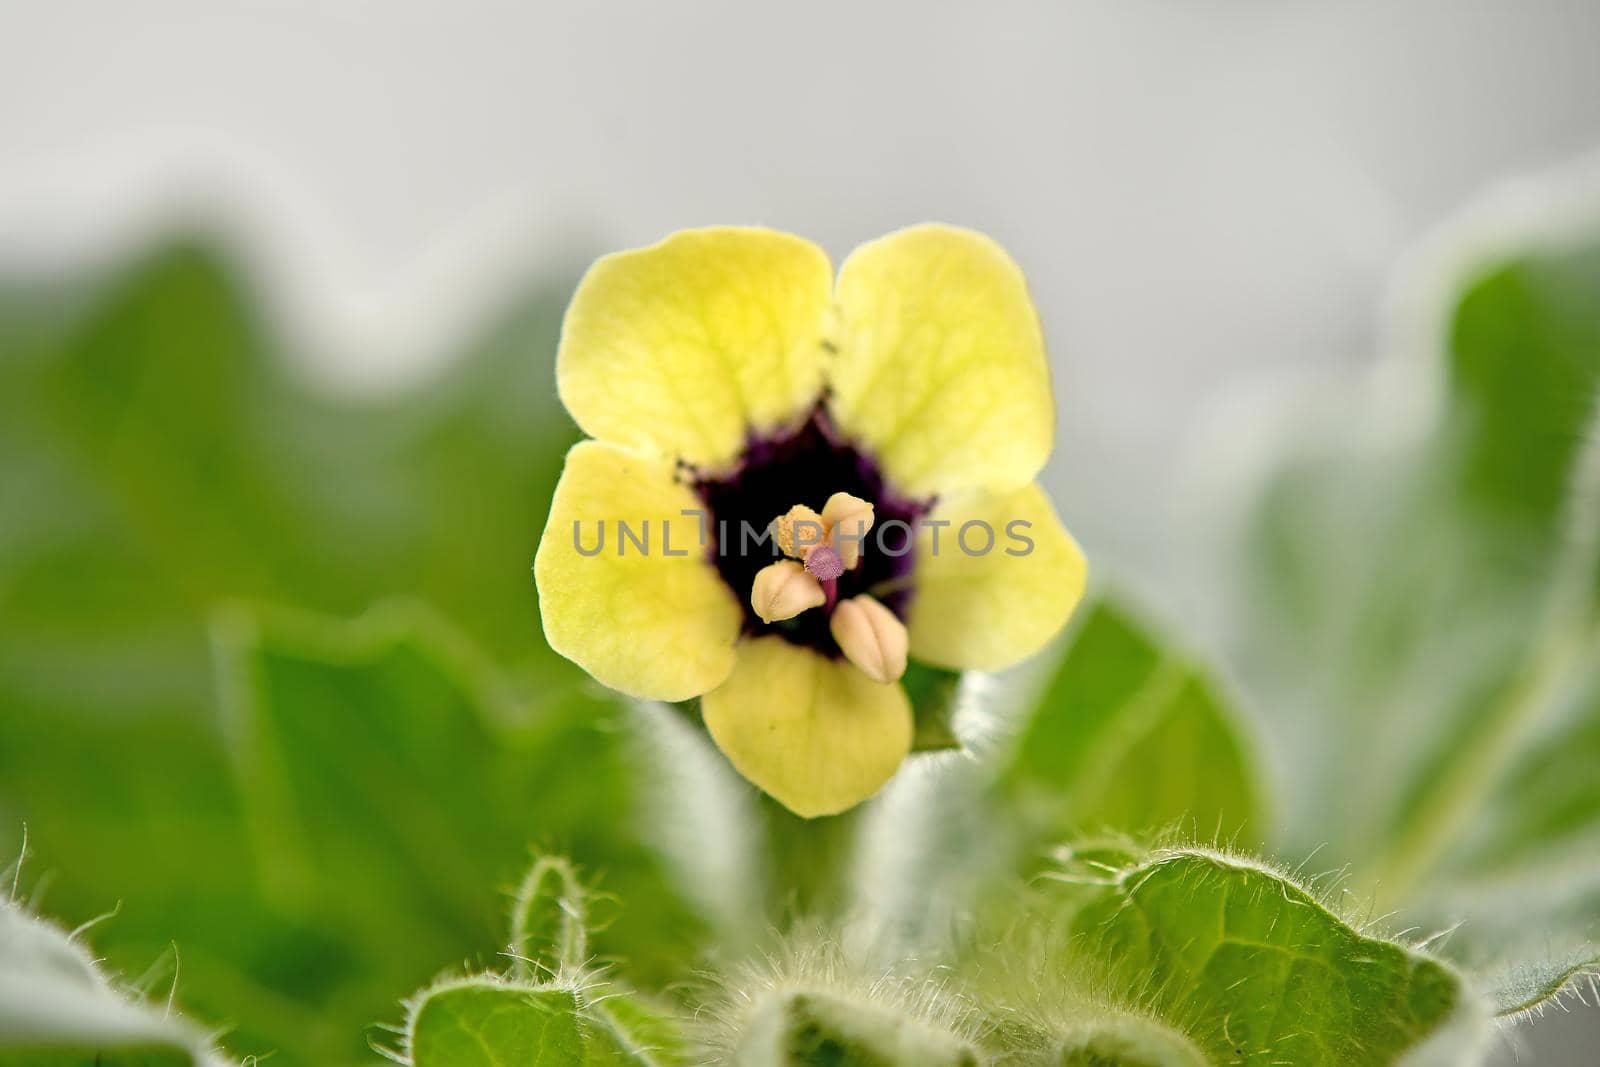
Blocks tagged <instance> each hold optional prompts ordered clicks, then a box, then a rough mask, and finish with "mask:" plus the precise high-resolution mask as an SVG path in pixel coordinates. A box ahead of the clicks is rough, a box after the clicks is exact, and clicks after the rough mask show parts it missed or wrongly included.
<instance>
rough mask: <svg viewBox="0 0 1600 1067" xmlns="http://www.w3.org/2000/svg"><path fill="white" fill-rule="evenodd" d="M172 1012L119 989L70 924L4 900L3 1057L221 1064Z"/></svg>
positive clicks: (164, 1066) (0, 937) (100, 1063)
mask: <svg viewBox="0 0 1600 1067" xmlns="http://www.w3.org/2000/svg"><path fill="white" fill-rule="evenodd" d="M222 1062H223V1061H222V1060H221V1058H220V1057H218V1056H216V1055H215V1054H214V1053H213V1052H212V1051H211V1050H210V1048H209V1043H208V1042H207V1041H206V1040H205V1039H204V1038H203V1037H202V1036H201V1035H200V1034H199V1033H197V1032H196V1031H195V1030H194V1029H193V1028H192V1027H191V1026H190V1025H188V1024H187V1023H185V1022H183V1021H181V1020H179V1019H175V1018H172V1017H171V1016H170V1012H163V1011H161V1010H160V1009H157V1008H155V1007H151V1006H148V1005H145V1004H141V1003H139V1002H137V1001H136V1000H134V999H131V998H130V997H128V996H125V995H123V994H122V993H120V992H118V991H117V990H116V989H115V988H113V986H112V985H111V983H110V982H109V981H108V980H107V979H106V978H105V977H104V976H103V975H101V973H100V971H99V969H98V968H97V966H96V965H95V962H94V960H93V958H92V957H91V956H90V954H89V952H88V951H87V950H86V949H85V948H84V947H83V946H82V945H81V944H79V943H78V942H77V941H76V940H74V939H72V938H70V937H69V936H68V935H67V934H65V933H64V932H62V931H60V930H58V929H56V928H55V927H54V926H52V925H50V924H49V923H46V922H44V921H43V920H41V919H38V918H36V917H34V916H32V915H29V914H27V913H25V912H23V911H22V909H21V908H19V907H18V906H17V905H15V904H13V903H11V902H10V901H9V900H0V1065H3V1067H221V1065H222Z"/></svg>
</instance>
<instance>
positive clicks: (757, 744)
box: [700, 637, 911, 818]
mask: <svg viewBox="0 0 1600 1067" xmlns="http://www.w3.org/2000/svg"><path fill="white" fill-rule="evenodd" d="M700 703H701V709H702V712H703V714H704V716H705V722H706V727H707V729H709V730H710V731H711V737H712V739H713V740H714V741H716V743H717V747H718V748H720V749H722V751H723V753H724V754H725V755H726V756H727V757H728V759H729V760H730V761H731V762H732V763H733V765H734V767H735V768H737V769H738V771H739V773H740V774H742V775H744V776H745V777H746V778H748V779H750V781H752V782H754V783H755V784H756V785H758V786H760V787H761V788H762V789H763V790H765V791H766V792H767V793H769V794H771V795H772V796H773V797H774V798H776V799H777V800H778V801H779V803H781V804H783V806H784V807H786V808H788V809H789V810H790V811H793V812H794V813H795V814H797V815H802V816H804V817H806V818H814V817H816V816H818V815H833V814H837V813H838V812H841V811H845V810H846V809H848V808H852V807H854V806H855V805H857V804H859V803H861V802H862V801H863V800H865V799H867V798H868V797H870V796H871V795H872V794H874V793H876V792H877V791H878V789H879V788H881V787H882V785H883V783H884V782H886V781H888V780H889V778H890V776H892V775H893V774H894V772H895V770H896V769H897V768H898V767H899V766H900V763H901V761H902V760H904V759H905V757H906V753H908V752H909V751H910V750H911V704H910V701H908V700H907V699H906V694H905V691H904V690H902V689H901V688H900V686H899V685H898V684H895V683H890V684H888V685H884V684H881V683H878V682H874V681H873V680H872V679H870V678H868V677H867V676H866V675H865V674H862V673H861V672H860V671H859V670H857V669H856V668H855V667H853V666H851V665H850V664H849V663H847V662H845V661H844V660H836V659H830V658H828V657H827V656H823V655H821V654H820V653H817V652H814V651H812V650H810V649H807V648H802V647H800V646H798V645H793V644H790V643H789V642H788V641H786V640H784V639H783V638H781V637H760V638H754V639H746V640H745V641H743V642H741V643H740V645H739V662H738V665H737V666H736V667H734V670H733V674H732V675H730V676H729V677H728V680H727V681H726V682H724V683H723V684H722V685H721V686H720V687H718V688H716V689H713V690H712V691H711V692H709V693H707V694H706V695H705V697H704V698H703V699H702V700H701V702H700Z"/></svg>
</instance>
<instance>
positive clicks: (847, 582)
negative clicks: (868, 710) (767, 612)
mask: <svg viewBox="0 0 1600 1067" xmlns="http://www.w3.org/2000/svg"><path fill="white" fill-rule="evenodd" d="M691 478H692V479H693V481H692V484H693V486H694V489H695V491H696V492H697V493H699V495H700V499H701V500H702V501H704V502H705V506H706V511H707V515H706V522H707V523H708V536H707V547H708V551H710V552H711V562H712V563H713V564H715V565H716V568H717V570H718V571H719V572H720V573H721V575H722V580H723V581H725V582H727V583H728V588H730V589H732V590H733V593H734V595H735V596H737V597H738V598H739V603H740V604H741V605H742V606H743V607H744V618H745V623H744V626H745V632H746V633H749V634H755V635H760V634H770V633H776V634H781V635H783V636H784V637H786V638H788V639H789V640H790V641H793V642H794V643H795V644H798V645H805V646H807V647H809V648H815V649H817V650H818V651H820V652H823V653H825V654H826V655H829V656H838V655H840V654H841V653H840V652H839V646H838V644H837V643H836V642H835V641H834V640H833V635H832V634H831V633H829V632H828V613H827V612H826V611H824V610H822V609H815V610H812V611H807V612H803V613H801V614H800V615H798V616H796V617H795V618H792V619H786V620H784V621H782V622H775V623H765V622H762V621H761V619H760V617H759V616H757V615H756V613H755V610H754V609H753V608H751V607H750V587H751V585H752V583H754V581H755V577H756V574H757V572H759V571H760V570H761V568H763V567H765V566H767V565H768V564H770V563H773V562H774V561H776V560H779V559H782V558H783V553H782V552H781V551H780V550H779V549H778V546H777V544H776V541H775V539H774V538H772V537H768V538H767V540H766V542H765V543H763V544H757V543H756V541H755V536H754V535H752V534H750V533H747V532H746V531H755V533H756V534H759V533H760V532H761V531H764V530H766V529H767V527H768V524H770V523H771V522H772V520H773V519H775V518H777V517H778V516H779V515H782V514H784V513H785V512H787V511H788V510H789V509H790V508H791V507H793V506H794V505H796V504H805V505H807V506H809V507H812V508H816V509H818V510H821V508H822V505H823V504H824V503H825V502H826V501H827V499H828V497H830V496H832V495H833V494H834V493H849V494H851V495H852V496H857V497H860V498H861V499H862V500H865V501H867V502H868V503H870V504H871V505H872V506H873V509H874V521H873V527H872V529H871V530H869V531H868V532H867V535H866V538H865V539H864V541H863V543H862V551H861V562H860V563H859V564H858V565H857V566H856V567H855V569H853V570H849V571H843V570H842V564H839V566H840V568H841V571H840V573H838V574H837V578H836V585H837V590H836V597H833V598H830V600H829V604H830V605H831V604H832V603H833V602H834V601H835V600H848V599H849V598H850V597H853V596H857V595H859V594H862V593H869V594H871V595H872V596H873V597H874V598H876V599H877V600H878V601H880V602H881V603H882V604H883V605H884V606H885V607H887V608H888V609H889V610H890V611H892V612H894V613H895V615H896V616H897V617H898V618H900V619H901V620H902V621H904V619H905V617H906V611H907V609H908V608H909V606H910V603H911V595H912V586H911V576H912V572H913V571H914V569H915V565H916V535H915V529H916V524H917V520H919V519H921V518H922V517H923V516H924V515H926V514H927V513H928V509H929V508H930V507H931V506H932V504H933V502H932V501H931V500H910V499H907V498H906V497H904V496H901V495H900V494H899V493H897V492H895V491H894V490H893V489H892V488H891V487H890V485H889V484H888V482H887V481H886V480H885V478H884V476H883V472H882V471H880V470H879V469H878V464H877V462H876V461H874V460H873V458H872V457H871V456H870V455H868V454H867V453H866V452H864V451H863V450H861V449H859V448H857V447H856V446H855V444H853V443H852V442H850V441H848V440H846V439H845V438H844V437H843V436H841V435H840V434H839V432H838V430H837V429H835V428H834V426H833V424H832V422H831V421H830V420H829V418H828V415H827V412H826V411H825V410H824V409H822V408H820V407H819V408H818V409H817V410H816V411H815V412H814V413H813V414H812V415H811V417H810V418H808V419H807V420H806V421H805V423H804V424H803V425H801V426H800V427H799V428H798V429H795V430H790V431H786V432H784V433H779V434H775V435H773V436H770V437H755V438H752V439H751V440H750V442H749V444H748V445H747V446H746V447H745V451H744V455H743V456H742V457H741V459H740V461H739V466H738V467H737V468H735V469H734V470H733V471H732V472H730V473H729V474H727V475H725V476H723V477H719V478H708V477H699V476H695V475H693V474H691ZM819 552H827V553H829V554H830V555H832V556H833V559H832V561H831V563H830V561H829V560H828V559H827V557H823V558H822V559H820V560H817V565H818V567H822V568H825V569H827V570H829V571H830V572H831V571H832V570H833V566H832V564H838V557H837V555H836V554H834V553H833V550H832V549H831V548H817V549H813V550H812V557H813V558H815V557H816V555H817V553H819ZM807 566H808V569H811V570H812V573H813V574H816V573H817V570H816V569H815V568H812V567H811V566H810V561H808V563H807ZM817 576H818V577H819V578H822V577H825V576H824V575H821V574H818V575H817Z"/></svg>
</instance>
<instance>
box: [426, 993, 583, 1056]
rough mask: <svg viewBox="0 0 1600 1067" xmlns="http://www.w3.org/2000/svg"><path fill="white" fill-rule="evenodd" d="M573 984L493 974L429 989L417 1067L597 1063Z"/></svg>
mask: <svg viewBox="0 0 1600 1067" xmlns="http://www.w3.org/2000/svg"><path fill="white" fill-rule="evenodd" d="M588 1045H589V1042H588V1041H587V1040H586V1039H585V1037H584V1033H583V1025H582V1023H581V1022H580V1020H579V1018H578V996H577V993H576V992H574V991H573V990H571V989H560V988H540V987H530V986H518V985H509V984H504V983H500V982H494V981H490V980H487V979H468V980H465V981H460V982H452V983H449V984H446V985H443V986H440V987H438V988H435V989H432V990H429V991H428V992H427V993H425V994H423V995H422V997H421V999H420V1000H419V1001H418V1002H417V1004H416V1005H415V1006H414V1007H413V1009H412V1014H411V1022H410V1025H409V1026H408V1028H407V1047H408V1048H409V1050H410V1059H411V1064H412V1067H578V1065H581V1064H586V1063H591V1062H594V1061H593V1060H591V1059H590V1057H589V1055H588Z"/></svg>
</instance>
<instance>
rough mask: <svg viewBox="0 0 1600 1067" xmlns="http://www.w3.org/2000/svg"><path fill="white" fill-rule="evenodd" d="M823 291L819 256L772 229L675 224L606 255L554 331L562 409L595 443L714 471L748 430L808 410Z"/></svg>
mask: <svg viewBox="0 0 1600 1067" xmlns="http://www.w3.org/2000/svg"><path fill="white" fill-rule="evenodd" d="M831 289H832V268H831V267H830V265H829V263H828V257H827V255H826V254H825V253H823V251H822V250H821V249H820V248H818V247H817V246H816V245H814V244H811V243H810V242H809V241H805V240H802V239H801V238H799V237H793V236H790V235H789V234H784V233H778V232H775V231H772V230H761V229H746V228H738V227H718V228H713V229H704V230H685V231H683V232H681V233H676V234H673V235H672V236H671V237H668V238H667V239H666V240H664V241H662V242H660V243H659V244H655V245H651V246H650V247H648V248H641V249H635V250H632V251H628V252H619V253H616V254H614V255H609V256H605V257H604V258H602V259H600V260H599V261H597V262H596V263H595V264H594V266H592V267H590V268H589V272H588V273H587V274H585V275H584V277H583V281H582V282H580V283H579V285H578V291H577V293H576V294H575V295H574V296H573V298H572V303H571V305H570V306H569V307H568V308H567V316H566V320H565V322H564V323H563V324H562V328H561V345H560V348H559V350H558V352H557V354H556V384H557V387H558V389H559V391H560V394H561V400H562V403H564V404H565V405H566V406H567V410H568V411H569V412H571V413H572V417H573V418H574V419H576V420H577V422H578V425H579V426H582V427H583V429H584V430H585V431H587V432H588V433H589V434H590V435H591V436H594V437H598V438H600V439H601V440H605V441H612V442H615V443H618V444H625V445H632V446H643V447H648V448H651V449H653V450H655V451H658V452H660V453H662V454H664V455H666V456H669V457H672V458H675V459H684V460H687V461H688V462H690V463H694V464H696V465H699V466H702V467H705V468H709V469H717V468H723V467H726V466H727V465H728V464H729V463H730V462H731V461H732V460H733V459H734V458H735V457H736V456H737V455H738V454H739V452H740V450H741V449H742V448H743V446H744V444H745V439H746V436H747V434H748V433H749V432H750V431H751V430H755V431H758V432H764V431H770V430H772V429H775V428H777V427H779V426H782V425H786V424H788V423H791V422H793V421H795V420H796V419H798V418H799V417H800V416H801V415H802V414H803V413H804V412H806V411H807V410H809V409H810V407H811V406H812V405H813V404H814V403H815V402H816V400H817V396H818V393H819V390H820V389H821V385H822V348H821V345H822V340H823V333H824V329H825V323H826V320H827V315H828V308H829V301H830V298H831Z"/></svg>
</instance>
